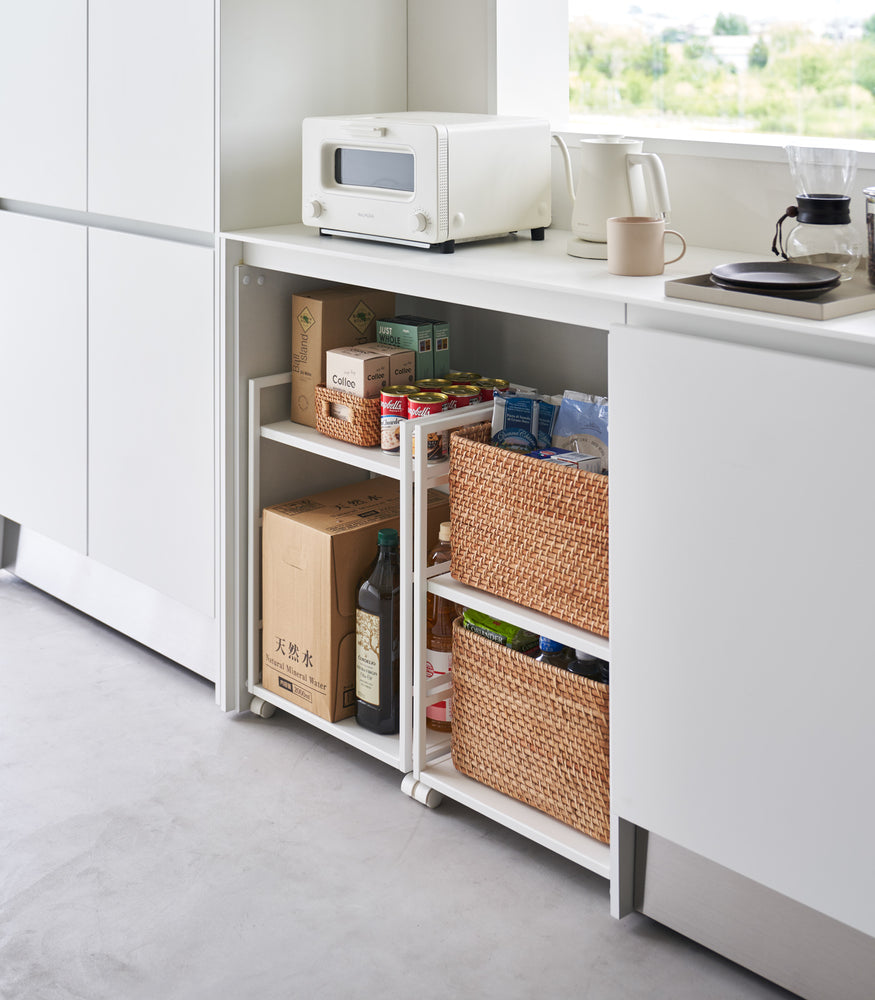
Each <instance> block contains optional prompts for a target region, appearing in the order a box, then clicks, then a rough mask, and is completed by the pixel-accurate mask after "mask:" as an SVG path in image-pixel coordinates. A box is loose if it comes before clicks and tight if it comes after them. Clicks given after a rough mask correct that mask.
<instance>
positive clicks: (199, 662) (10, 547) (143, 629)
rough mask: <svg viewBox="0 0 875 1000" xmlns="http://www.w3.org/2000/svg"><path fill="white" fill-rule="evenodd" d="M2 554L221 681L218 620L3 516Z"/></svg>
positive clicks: (50, 588)
mask: <svg viewBox="0 0 875 1000" xmlns="http://www.w3.org/2000/svg"><path fill="white" fill-rule="evenodd" d="M4 525H5V530H4ZM0 553H2V554H3V560H5V561H3V562H2V565H3V568H4V569H7V570H8V571H9V572H10V573H13V574H15V576H18V577H20V578H21V579H22V580H25V581H26V582H27V583H30V584H32V585H33V586H35V587H38V588H39V589H40V590H44V591H45V592H46V593H48V594H51V595H52V596H53V597H57V598H58V599H59V600H61V601H63V602H64V603H65V604H69V605H71V606H72V607H74V608H76V609H78V610H79V611H82V612H84V613H85V614H87V615H90V616H91V617H92V618H96V619H97V620H98V621H101V622H103V623H104V624H106V625H109V626H110V627H111V628H114V629H116V630H117V631H119V632H121V633H123V634H124V635H127V636H130V638H132V639H135V640H136V641H137V642H141V643H142V644H143V645H144V646H148V647H149V648H150V649H154V650H155V651H156V652H158V653H160V654H161V655H162V656H166V657H167V658H168V659H171V660H174V661H175V662H177V663H180V664H181V665H182V666H184V667H187V668H188V669H189V670H193V671H194V672H195V673H197V674H199V675H200V676H201V677H205V678H207V680H210V681H212V682H213V683H215V682H216V680H217V678H218V676H219V668H220V663H219V660H220V642H219V623H218V620H217V619H215V618H209V617H207V616H206V615H204V614H203V613H201V612H198V611H195V610H194V609H192V608H188V607H186V606H185V605H183V604H180V603H179V602H178V601H175V600H173V599H171V598H169V597H166V596H165V595H164V594H161V593H159V592H158V591H156V590H154V589H153V588H152V587H148V586H146V585H145V584H142V583H139V582H137V581H136V580H132V579H130V578H129V577H126V576H124V575H123V574H121V573H119V572H118V571H117V570H113V569H110V568H109V567H107V566H104V565H102V564H101V563H98V562H96V561H95V560H93V559H90V558H88V556H84V555H82V554H81V553H78V552H74V551H72V550H71V549H68V548H66V547H65V546H63V545H60V544H59V543H58V542H54V541H52V540H51V539H48V538H45V537H44V536H42V535H39V534H37V533H36V532H33V531H29V530H28V529H26V528H21V527H19V526H18V525H17V524H15V523H14V522H12V521H5V522H4V519H3V518H0Z"/></svg>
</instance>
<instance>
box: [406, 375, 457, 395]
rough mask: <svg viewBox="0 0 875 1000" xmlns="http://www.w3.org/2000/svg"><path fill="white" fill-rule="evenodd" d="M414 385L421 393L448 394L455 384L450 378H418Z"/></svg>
mask: <svg viewBox="0 0 875 1000" xmlns="http://www.w3.org/2000/svg"><path fill="white" fill-rule="evenodd" d="M413 384H414V385H415V386H416V388H417V389H418V390H419V391H420V392H446V391H447V389H449V388H450V386H451V385H452V384H453V383H452V382H451V381H450V380H449V379H448V378H418V379H417V380H416V381H415V382H414V383H413Z"/></svg>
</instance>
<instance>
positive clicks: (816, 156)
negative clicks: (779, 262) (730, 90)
mask: <svg viewBox="0 0 875 1000" xmlns="http://www.w3.org/2000/svg"><path fill="white" fill-rule="evenodd" d="M786 150H787V157H788V160H789V162H790V173H791V174H792V176H793V183H794V184H795V187H796V205H794V206H791V207H790V208H788V209H787V211H786V212H785V213H784V215H783V216H782V217H781V218H780V219H779V220H778V224H777V227H776V231H775V241H774V243H773V244H772V249H773V250H774V252H775V253H776V254H779V255H780V256H781V257H783V258H784V259H785V260H791V261H795V262H796V263H799V264H818V265H820V266H821V267H832V268H834V269H835V270H836V271H838V272H839V275H840V276H841V279H842V281H847V280H848V279H849V278H851V277H852V276H853V274H854V271H855V270H856V269H857V265H858V264H859V263H860V258H861V257H862V254H863V244H862V240H861V238H860V234H859V233H858V231H857V229H856V227H855V226H854V225H853V223H852V222H851V196H850V191H851V185H852V184H853V182H854V177H855V176H856V172H857V153H856V150H853V149H821V148H819V147H816V146H787V147H786ZM787 218H793V219H795V220H796V225H795V226H794V227H793V228H792V229H791V230H790V233H789V235H788V236H787V237H783V233H782V231H781V225H782V223H783V222H784V220H785V219H787Z"/></svg>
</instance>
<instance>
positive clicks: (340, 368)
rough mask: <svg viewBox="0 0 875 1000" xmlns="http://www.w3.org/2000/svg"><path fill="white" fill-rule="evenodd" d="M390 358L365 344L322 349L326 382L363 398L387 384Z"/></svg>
mask: <svg viewBox="0 0 875 1000" xmlns="http://www.w3.org/2000/svg"><path fill="white" fill-rule="evenodd" d="M389 361H390V359H389V358H388V357H387V356H386V355H385V354H379V353H377V352H376V351H372V350H370V349H369V348H368V347H335V348H333V349H332V350H330V351H326V352H325V384H326V385H327V386H328V388H329V389H338V390H340V392H349V393H351V394H352V395H353V396H361V397H362V398H363V399H373V398H374V396H379V395H380V390H381V389H382V388H383V386H386V385H388V384H389Z"/></svg>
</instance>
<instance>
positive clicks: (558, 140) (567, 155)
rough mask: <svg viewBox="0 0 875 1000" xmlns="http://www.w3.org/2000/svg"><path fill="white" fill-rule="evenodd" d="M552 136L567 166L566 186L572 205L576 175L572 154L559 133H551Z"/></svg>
mask: <svg viewBox="0 0 875 1000" xmlns="http://www.w3.org/2000/svg"><path fill="white" fill-rule="evenodd" d="M550 135H551V136H552V137H553V138H554V139H555V140H556V145H557V146H558V147H559V151H560V152H561V153H562V163H563V165H564V166H565V186H566V187H567V188H568V197H569V198H570V199H571V204H572V205H573V204H574V201H575V196H574V175H573V171H572V169H571V154H570V153H569V152H568V146H567V145H566V143H565V140H564V139H563V138H562V136H561V135H559V133H558V132H551V133H550Z"/></svg>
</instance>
